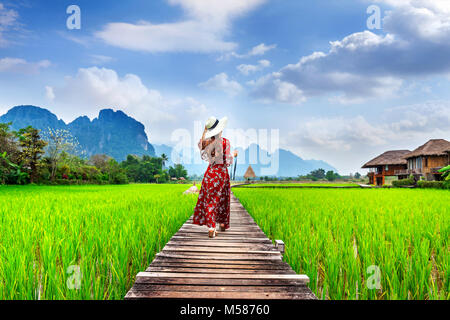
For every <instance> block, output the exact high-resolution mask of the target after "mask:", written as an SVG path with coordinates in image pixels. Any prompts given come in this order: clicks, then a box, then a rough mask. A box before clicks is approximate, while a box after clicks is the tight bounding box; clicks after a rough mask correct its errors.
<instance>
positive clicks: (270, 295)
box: [126, 290, 313, 300]
mask: <svg viewBox="0 0 450 320" xmlns="http://www.w3.org/2000/svg"><path fill="white" fill-rule="evenodd" d="M186 295H187V294H186V292H184V291H181V292H180V291H134V290H131V291H130V292H129V293H127V296H126V299H130V300H132V299H141V298H145V299H152V298H165V299H180V298H184V299H185V298H186ZM188 296H189V298H190V299H242V300H249V299H252V300H253V299H258V300H263V299H266V300H293V299H313V298H311V297H310V294H309V293H308V292H307V293H297V292H195V293H194V292H190V293H189V294H188Z"/></svg>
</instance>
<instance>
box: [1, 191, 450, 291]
mask: <svg viewBox="0 0 450 320" xmlns="http://www.w3.org/2000/svg"><path fill="white" fill-rule="evenodd" d="M187 188H188V186H187V185H125V186H67V187H66V186H59V187H38V186H25V187H13V186H9V187H0V219H1V221H0V299H2V300H3V299H8V300H9V299H42V300H44V299H48V300H51V299H122V298H123V297H124V295H125V294H126V292H127V291H128V290H129V289H130V288H131V286H132V284H133V281H134V277H135V275H136V274H137V273H138V272H139V271H142V270H145V269H146V268H147V266H148V265H149V264H150V263H151V261H152V260H153V258H154V256H155V254H156V252H158V251H160V250H161V249H162V247H164V245H165V244H166V243H167V242H168V241H169V239H170V238H171V237H172V235H173V234H174V233H176V232H177V231H178V229H179V228H180V227H181V225H182V224H183V223H184V222H185V221H186V220H187V219H188V217H189V216H190V215H191V214H192V213H193V208H194V206H195V203H196V200H197V196H196V195H183V194H182V192H183V191H184V190H186V189H187ZM233 192H234V193H235V194H236V196H238V198H239V199H240V200H241V202H242V204H243V205H244V206H245V207H246V208H247V209H248V211H249V213H250V214H251V215H252V216H253V217H254V218H255V220H256V221H257V223H258V224H259V225H260V226H261V228H262V229H263V230H264V232H265V233H266V234H267V235H268V236H269V237H270V238H271V239H273V240H275V239H281V240H283V241H284V242H285V243H286V254H285V260H286V261H287V262H288V263H289V264H290V265H291V266H292V267H293V268H294V270H295V271H297V272H298V273H304V274H307V275H308V276H309V277H310V279H311V282H310V287H311V289H312V290H313V292H314V293H315V294H316V295H317V296H318V297H319V298H320V299H449V298H450V295H449V277H450V271H449V264H450V257H449V249H450V248H449V236H450V192H448V191H446V190H426V189H422V190H418V189H417V190H416V189H415V190H410V189H345V190H342V189H253V188H236V189H234V191H233ZM374 268H375V269H374ZM377 268H378V269H377ZM374 270H375V271H374ZM377 270H378V271H379V273H377V272H378V271H377ZM377 279H378V280H379V281H378V280H377Z"/></svg>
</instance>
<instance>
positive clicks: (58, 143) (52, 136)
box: [44, 128, 79, 180]
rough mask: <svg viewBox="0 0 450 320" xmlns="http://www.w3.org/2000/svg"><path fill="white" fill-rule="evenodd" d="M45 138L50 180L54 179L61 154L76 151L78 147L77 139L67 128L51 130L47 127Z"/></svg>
mask: <svg viewBox="0 0 450 320" xmlns="http://www.w3.org/2000/svg"><path fill="white" fill-rule="evenodd" d="M44 137H45V139H46V140H47V141H48V147H47V150H46V153H47V157H48V159H49V161H50V166H51V176H50V178H51V180H54V179H55V174H56V169H57V168H58V165H59V163H60V160H61V154H62V153H63V152H66V153H76V152H77V149H78V148H79V144H78V141H77V140H76V139H75V138H74V137H73V136H72V135H71V134H70V132H69V131H67V130H59V129H57V130H53V129H51V128H48V130H47V131H46V132H45V133H44Z"/></svg>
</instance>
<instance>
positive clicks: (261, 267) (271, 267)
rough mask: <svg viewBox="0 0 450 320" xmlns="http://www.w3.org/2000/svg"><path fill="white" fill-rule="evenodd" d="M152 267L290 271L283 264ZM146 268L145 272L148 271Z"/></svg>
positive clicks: (160, 263) (158, 263) (164, 264)
mask: <svg viewBox="0 0 450 320" xmlns="http://www.w3.org/2000/svg"><path fill="white" fill-rule="evenodd" d="M152 267H174V268H199V269H202V268H208V269H233V270H272V271H274V273H276V270H292V269H291V267H290V266H289V265H284V264H278V263H277V264H228V263H220V264H218V263H192V262H172V261H170V262H169V261H153V262H152V264H151V265H150V267H149V268H152ZM149 268H147V270H146V271H148V270H149Z"/></svg>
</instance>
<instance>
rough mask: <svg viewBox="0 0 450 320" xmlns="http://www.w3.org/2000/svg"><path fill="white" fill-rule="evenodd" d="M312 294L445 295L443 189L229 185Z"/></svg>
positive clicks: (448, 204) (447, 201) (449, 217)
mask: <svg viewBox="0 0 450 320" xmlns="http://www.w3.org/2000/svg"><path fill="white" fill-rule="evenodd" d="M233 192H234V193H235V195H236V196H237V197H238V198H239V199H240V201H241V202H242V204H243V205H244V206H245V208H246V209H247V210H248V211H249V213H250V214H251V215H252V216H253V217H254V218H255V220H256V222H257V223H258V224H259V225H260V226H261V228H262V229H263V231H264V232H265V233H266V234H267V235H268V236H269V237H270V238H271V239H272V240H276V239H281V240H283V241H284V242H285V244H286V254H285V260H286V261H287V262H288V263H289V264H290V265H291V266H292V267H293V268H294V269H295V271H296V272H297V273H304V274H307V275H308V276H309V278H310V281H311V282H310V288H311V289H312V290H313V292H314V293H315V294H316V295H317V296H318V297H319V298H320V299H420V300H422V299H449V298H450V294H449V278H450V271H449V262H450V255H449V250H450V247H449V236H450V192H448V191H445V190H417V189H414V190H410V189H407V190H405V189H376V190H373V189H346V190H342V189H341V190H339V189H326V190H324V189H252V188H237V189H234V191H233Z"/></svg>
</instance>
